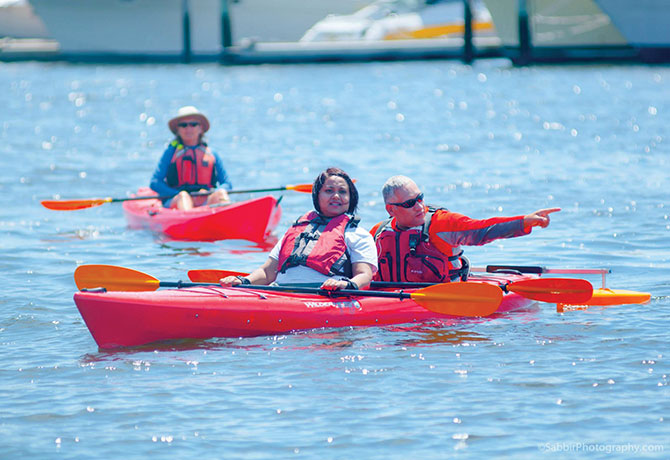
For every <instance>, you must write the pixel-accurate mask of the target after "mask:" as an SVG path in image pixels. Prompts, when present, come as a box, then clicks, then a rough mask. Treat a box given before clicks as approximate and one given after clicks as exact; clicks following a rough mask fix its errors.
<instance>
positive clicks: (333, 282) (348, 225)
mask: <svg viewBox="0 0 670 460" xmlns="http://www.w3.org/2000/svg"><path fill="white" fill-rule="evenodd" d="M312 202H313V203H314V209H315V210H314V211H310V212H308V213H307V214H305V215H304V216H302V217H300V218H299V219H298V220H297V221H296V222H295V223H294V224H293V226H291V228H289V229H288V230H287V231H286V233H285V234H284V236H283V237H282V239H281V240H280V241H279V242H278V243H277V245H276V246H275V247H274V248H273V249H272V251H271V252H270V256H269V257H268V259H267V260H266V261H265V263H264V264H263V265H262V266H261V267H260V268H257V269H256V270H254V271H253V272H251V273H250V274H249V275H247V276H228V277H226V278H222V279H221V280H220V282H221V285H223V286H236V285H239V284H261V285H263V284H270V283H273V282H277V283H278V284H280V285H286V284H302V285H305V284H318V285H320V286H321V288H322V289H329V290H337V289H360V288H365V287H367V286H369V284H370V281H372V277H373V276H374V274H375V272H376V271H377V250H376V248H375V244H374V241H373V239H372V235H370V233H369V232H367V231H366V230H364V229H363V228H361V227H359V226H358V222H359V219H358V217H356V216H355V215H354V212H355V211H356V207H357V206H358V191H357V190H356V186H355V185H354V183H353V181H352V180H351V178H350V177H349V176H348V175H347V173H345V172H344V171H342V170H341V169H338V168H328V169H327V170H326V171H324V172H322V173H321V174H319V176H318V177H317V178H316V180H315V181H314V185H313V187H312Z"/></svg>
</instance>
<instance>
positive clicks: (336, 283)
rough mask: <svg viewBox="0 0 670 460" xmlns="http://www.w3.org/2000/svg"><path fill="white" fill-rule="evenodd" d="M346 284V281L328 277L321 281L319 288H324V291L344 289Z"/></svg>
mask: <svg viewBox="0 0 670 460" xmlns="http://www.w3.org/2000/svg"><path fill="white" fill-rule="evenodd" d="M348 285H349V282H348V281H345V280H336V279H333V278H328V279H327V280H326V281H324V282H323V284H322V285H321V288H320V289H325V290H326V291H338V290H340V289H346V288H347V286H348Z"/></svg>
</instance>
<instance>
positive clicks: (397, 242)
mask: <svg viewBox="0 0 670 460" xmlns="http://www.w3.org/2000/svg"><path fill="white" fill-rule="evenodd" d="M435 211H437V209H435V208H429V209H428V212H427V213H426V217H425V218H424V223H423V226H422V227H421V228H411V229H408V230H404V231H398V230H396V229H394V228H393V226H392V225H391V222H392V221H393V219H388V220H387V221H385V222H383V223H382V224H381V225H380V226H379V228H377V231H376V232H375V235H374V237H375V243H376V245H377V254H378V257H379V270H378V271H377V274H376V275H375V280H378V281H400V282H409V283H417V282H424V283H444V282H449V281H455V280H457V279H459V278H460V279H463V280H464V279H465V278H466V277H467V274H468V263H467V259H466V258H465V257H461V255H462V254H463V251H462V250H461V249H460V247H455V248H452V249H451V251H450V253H449V254H445V253H443V252H442V251H440V250H439V249H437V248H436V247H435V246H434V245H432V244H431V243H430V239H429V233H428V231H429V229H430V221H431V219H432V217H433V214H434V213H435Z"/></svg>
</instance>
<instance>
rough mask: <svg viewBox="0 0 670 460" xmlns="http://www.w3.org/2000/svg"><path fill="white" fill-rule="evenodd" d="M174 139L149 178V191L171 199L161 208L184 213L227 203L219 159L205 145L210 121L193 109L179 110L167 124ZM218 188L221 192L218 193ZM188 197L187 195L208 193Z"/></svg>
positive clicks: (228, 186)
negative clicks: (198, 207)
mask: <svg viewBox="0 0 670 460" xmlns="http://www.w3.org/2000/svg"><path fill="white" fill-rule="evenodd" d="M168 127H169V128H170V131H172V132H173V133H174V134H175V136H176V137H175V139H174V140H173V141H172V142H170V144H169V145H168V147H167V149H165V152H163V156H162V157H161V159H160V161H159V162H158V166H157V167H156V170H155V171H154V175H153V177H152V178H151V189H152V190H153V191H155V192H156V193H158V195H161V196H172V198H170V199H168V200H165V201H164V202H163V205H164V206H165V207H168V208H176V209H182V210H187V209H191V208H193V207H194V206H202V205H204V204H208V205H210V204H218V203H227V202H228V201H229V199H228V192H227V191H226V190H230V189H231V184H230V181H229V180H228V175H227V174H226V170H225V169H224V167H223V163H222V162H221V158H219V156H218V155H217V154H216V153H215V152H213V151H212V150H211V149H210V148H209V147H208V146H207V143H206V142H205V141H204V139H203V136H204V135H205V133H206V132H207V131H208V130H209V120H208V119H207V117H206V116H205V115H203V114H202V113H201V112H200V111H199V110H198V109H196V108H195V107H193V106H186V107H182V108H180V109H179V110H178V112H177V116H175V117H174V118H172V119H171V120H170V121H169V122H168ZM217 185H222V186H223V187H222V188H219V189H217V188H216V187H217ZM209 191H211V193H210V194H209V195H207V196H204V195H203V196H191V195H190V194H189V192H191V193H192V192H209Z"/></svg>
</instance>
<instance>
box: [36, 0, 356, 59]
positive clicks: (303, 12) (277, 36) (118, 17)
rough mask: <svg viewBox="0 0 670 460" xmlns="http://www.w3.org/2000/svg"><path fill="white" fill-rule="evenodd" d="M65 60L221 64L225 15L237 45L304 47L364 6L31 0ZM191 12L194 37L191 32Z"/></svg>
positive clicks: (261, 0)
mask: <svg viewBox="0 0 670 460" xmlns="http://www.w3.org/2000/svg"><path fill="white" fill-rule="evenodd" d="M31 3H32V4H33V7H34V9H35V11H36V13H37V14H38V15H39V16H40V17H41V18H42V20H43V21H44V24H45V25H46V28H47V30H48V33H49V34H50V35H51V36H52V37H53V38H54V39H55V40H56V41H57V42H58V43H59V45H60V50H61V54H62V55H65V56H79V57H87V56H88V57H95V58H105V57H107V58H114V57H119V58H127V57H136V58H140V59H141V58H148V59H163V58H175V59H179V58H180V57H182V56H183V55H184V53H185V49H186V48H187V45H188V47H189V48H188V51H189V54H190V55H191V56H192V57H193V58H216V57H218V56H220V54H221V52H222V49H223V43H222V42H223V38H222V35H223V34H222V26H221V23H222V13H223V12H224V11H223V8H224V7H226V8H227V10H228V11H227V12H228V14H229V17H230V20H231V25H232V27H231V31H232V34H231V35H232V43H233V44H235V43H239V42H241V41H243V40H244V39H253V40H254V41H277V40H279V41H297V40H298V39H299V38H300V37H301V36H302V35H303V33H304V31H305V30H306V29H307V28H308V27H309V26H310V25H312V24H314V22H316V21H317V20H318V19H320V18H322V17H323V16H325V15H326V14H328V13H329V12H335V13H349V12H351V11H354V10H355V9H356V8H359V7H360V6H362V5H364V4H365V0H319V1H318V2H317V1H307V2H305V1H301V0H282V1H276V0H236V1H233V0H228V1H226V0H31ZM187 12H188V19H189V21H188V24H189V29H190V33H189V34H188V35H186V34H185V33H184V30H185V27H184V24H185V21H184V18H185V13H187Z"/></svg>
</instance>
